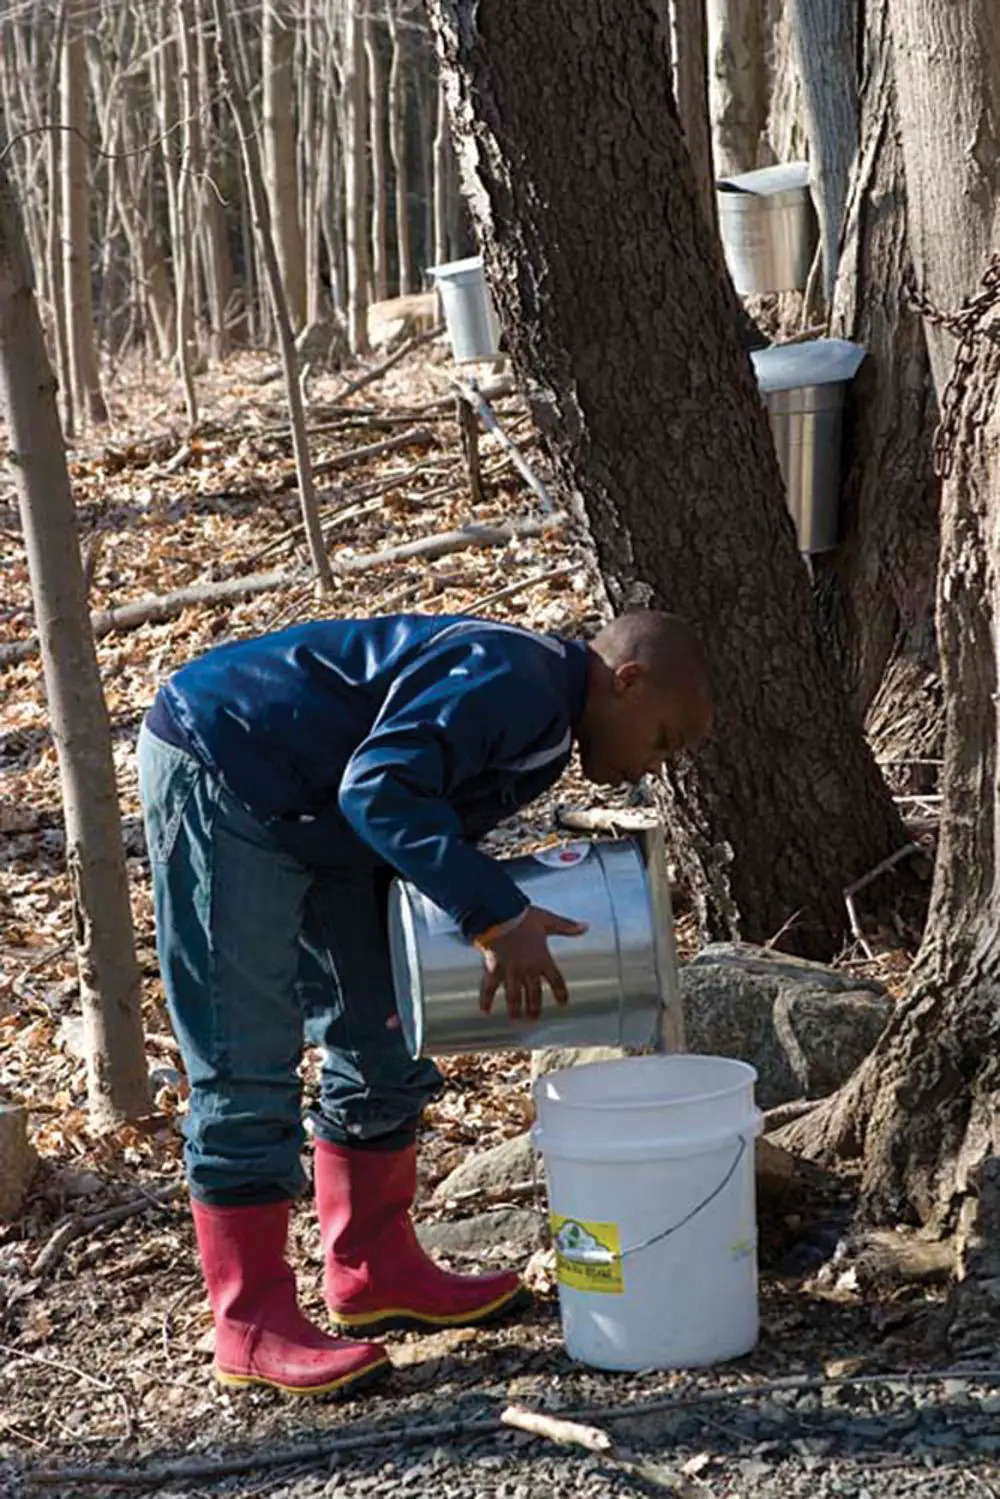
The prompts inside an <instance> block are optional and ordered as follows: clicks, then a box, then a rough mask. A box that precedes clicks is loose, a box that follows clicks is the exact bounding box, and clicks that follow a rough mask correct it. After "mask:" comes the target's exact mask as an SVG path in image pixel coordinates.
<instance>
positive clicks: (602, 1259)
mask: <svg viewBox="0 0 1000 1499" xmlns="http://www.w3.org/2000/svg"><path fill="white" fill-rule="evenodd" d="M739 1142H740V1143H739V1149H738V1150H737V1152H736V1159H735V1160H734V1161H733V1162H732V1164H731V1165H730V1167H729V1169H728V1170H727V1172H726V1174H725V1176H724V1177H723V1178H722V1180H721V1181H720V1182H719V1185H718V1186H717V1187H714V1188H713V1189H712V1191H711V1192H709V1194H708V1196H707V1197H703V1198H702V1200H701V1202H699V1203H698V1205H697V1207H693V1208H692V1209H691V1211H690V1212H689V1213H685V1215H684V1217H683V1218H681V1219H680V1221H679V1222H678V1223H672V1224H671V1225H670V1227H669V1228H664V1229H661V1230H660V1232H659V1233H657V1234H651V1235H650V1237H649V1238H648V1239H643V1240H642V1242H641V1243H639V1244H630V1245H629V1247H628V1248H627V1249H619V1250H617V1251H615V1250H613V1249H605V1248H603V1247H601V1248H599V1249H592V1250H588V1251H587V1252H586V1253H585V1255H583V1256H581V1258H584V1259H586V1261H587V1263H588V1264H591V1265H611V1264H614V1263H615V1261H616V1260H624V1259H626V1258H627V1257H628V1256H629V1255H630V1254H638V1253H639V1251H640V1249H649V1248H650V1247H651V1246H652V1245H653V1244H659V1243H661V1242H662V1240H664V1239H669V1238H670V1235H671V1234H675V1233H677V1231H678V1229H681V1228H684V1227H685V1225H686V1224H688V1223H690V1222H691V1219H692V1218H697V1216H698V1214H699V1213H701V1212H703V1211H704V1210H705V1208H707V1207H708V1205H709V1203H712V1202H714V1201H715V1199H716V1198H717V1197H718V1196H720V1195H721V1193H723V1192H724V1191H725V1189H726V1188H727V1187H728V1186H729V1183H730V1182H731V1181H732V1179H733V1177H734V1175H735V1174H736V1168H737V1167H738V1166H739V1164H740V1162H741V1161H742V1159H743V1157H744V1155H745V1154H746V1148H747V1140H746V1136H745V1135H740V1137H739Z"/></svg>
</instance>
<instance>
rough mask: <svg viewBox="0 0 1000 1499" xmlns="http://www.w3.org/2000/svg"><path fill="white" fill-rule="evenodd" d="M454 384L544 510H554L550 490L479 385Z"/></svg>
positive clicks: (460, 381) (458, 381)
mask: <svg viewBox="0 0 1000 1499" xmlns="http://www.w3.org/2000/svg"><path fill="white" fill-rule="evenodd" d="M452 383H453V385H454V386H455V389H456V390H457V391H458V393H459V395H460V396H461V397H462V399H463V400H464V401H468V403H469V405H470V406H471V407H472V409H473V410H474V411H475V412H476V414H477V416H478V417H479V420H480V421H481V422H482V424H483V426H484V427H485V428H486V430H487V432H492V433H493V435H494V436H495V437H497V438H499V440H500V442H502V443H503V445H504V447H505V448H506V449H507V451H508V452H509V453H510V456H511V458H512V459H513V461H514V466H515V467H516V469H517V471H518V473H519V474H520V475H521V476H522V478H523V479H524V480H525V481H526V483H527V484H528V486H529V488H530V489H531V490H532V491H533V493H534V494H536V495H537V496H538V498H539V500H540V501H541V503H542V507H543V509H545V510H552V509H553V508H554V507H553V504H552V500H551V498H550V496H549V492H548V490H547V489H546V488H545V485H544V484H543V483H542V481H541V479H540V478H539V477H538V475H537V474H536V473H535V471H534V469H533V468H532V467H531V465H530V464H529V463H528V460H527V459H526V458H525V456H524V454H523V453H522V452H521V449H520V448H519V447H518V445H517V443H516V442H515V441H514V439H513V438H512V437H511V436H509V435H508V433H506V432H505V431H504V429H503V428H502V427H501V425H500V423H499V422H498V421H497V419H496V415H495V414H494V411H493V408H492V406H491V405H490V403H489V401H488V400H487V399H486V397H485V395H484V394H483V392H482V391H481V390H480V389H479V387H478V386H477V385H472V384H469V383H467V382H466V381H465V380H459V379H454V380H453V381H452Z"/></svg>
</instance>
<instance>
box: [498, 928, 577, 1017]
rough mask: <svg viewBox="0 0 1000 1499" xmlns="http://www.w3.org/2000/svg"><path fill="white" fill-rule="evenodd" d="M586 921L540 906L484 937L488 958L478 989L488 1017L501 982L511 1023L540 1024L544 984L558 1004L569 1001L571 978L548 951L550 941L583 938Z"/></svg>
mask: <svg viewBox="0 0 1000 1499" xmlns="http://www.w3.org/2000/svg"><path fill="white" fill-rule="evenodd" d="M586 930H587V923H586V922H585V921H570V920H569V918H568V917H566V916H557V915H556V914H555V912H554V911H546V910H544V909H543V908H542V907H541V906H529V907H528V909H527V910H526V911H525V912H524V914H523V915H522V916H519V917H517V918H515V920H514V921H513V922H512V923H511V924H510V925H508V926H507V927H506V928H504V929H502V930H501V931H499V932H496V933H494V934H493V935H490V936H488V937H487V938H485V939H481V940H480V943H479V946H480V948H481V950H482V954H483V964H484V968H485V972H484V973H483V982H482V984H481V986H480V989H479V1008H480V1009H481V1010H482V1011H483V1012H484V1013H486V1014H488V1013H489V1012H490V1010H491V1009H492V1008H493V1000H494V997H495V995H496V992H497V990H498V989H499V988H500V986H501V984H502V985H503V987H504V988H505V989H506V991H507V1013H508V1014H509V1016H510V1018H511V1020H520V1019H521V1018H522V1017H527V1019H528V1020H537V1019H538V1017H539V1015H540V1014H541V1013H542V980H543V979H544V980H545V982H546V983H547V984H548V986H549V988H550V989H551V990H552V997H553V999H554V1000H555V1002H556V1004H559V1005H564V1004H566V1002H567V1000H568V999H569V994H568V992H567V989H566V980H565V979H564V978H563V976H562V974H561V973H560V972H559V969H558V968H557V967H556V964H555V962H554V961H553V958H552V954H551V953H550V952H549V944H548V938H549V937H550V936H558V937H582V936H583V934H584V932H585V931H586Z"/></svg>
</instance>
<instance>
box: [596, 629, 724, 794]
mask: <svg viewBox="0 0 1000 1499" xmlns="http://www.w3.org/2000/svg"><path fill="white" fill-rule="evenodd" d="M712 726H713V708H712V694H711V689H710V687H709V682H708V669H707V666H706V662H705V653H704V651H703V650H702V647H701V644H700V643H699V641H698V638H697V636H696V635H694V633H693V632H692V631H691V630H690V629H689V628H688V626H687V625H686V624H685V623H684V622H683V620H681V619H678V618H677V616H676V615H674V614H661V613H659V612H657V611H656V610H653V609H642V610H637V611H636V612H634V613H631V614H622V615H620V616H619V617H618V618H617V619H614V620H612V621H611V623H610V624H608V625H605V626H604V628H603V630H601V631H600V633H599V634H598V635H596V636H595V637H594V639H593V640H592V641H590V669H589V672H588V677H587V700H586V704H585V706H584V710H583V717H582V719H581V721H580V725H579V729H578V736H577V737H578V739H579V744H580V760H581V764H582V766H583V773H584V775H585V776H586V777H587V779H588V780H591V781H596V782H598V783H599V784H600V785H604V786H620V785H621V784H622V782H623V781H629V782H633V783H634V782H636V781H638V780H639V779H640V778H641V777H642V776H643V775H644V774H645V773H646V772H647V771H649V772H651V773H652V774H659V772H660V771H661V770H662V768H663V766H664V764H665V763H666V762H667V761H668V760H670V759H672V758H673V756H674V755H676V754H677V753H678V752H679V751H680V750H684V749H693V748H694V747H695V745H697V744H699V743H700V742H701V740H702V739H704V738H705V737H706V735H708V734H710V733H711V731H712Z"/></svg>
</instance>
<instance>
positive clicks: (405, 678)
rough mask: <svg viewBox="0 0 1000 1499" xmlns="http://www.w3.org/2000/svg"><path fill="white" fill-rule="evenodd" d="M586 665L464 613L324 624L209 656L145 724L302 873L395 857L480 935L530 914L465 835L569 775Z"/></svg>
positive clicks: (164, 695)
mask: <svg viewBox="0 0 1000 1499" xmlns="http://www.w3.org/2000/svg"><path fill="white" fill-rule="evenodd" d="M586 659H587V648H586V646H585V645H583V644H582V643H581V642H578V641H566V640H561V639H558V638H556V637H555V636H550V635H535V634H532V633H530V632H529V631H527V630H520V629H517V628H515V627H514V626H512V625H501V624H495V623H490V622H488V621H486V620H479V619H474V618H471V617H468V616H461V615H444V616H434V617H431V616H424V615H416V614H400V615H394V616H387V617H385V618H382V619H367V620H351V619H345V620H324V621H317V622H314V623H310V624H304V625H296V626H294V627H293V628H292V629H289V630H282V631H279V632H277V633H275V634H273V635H264V636H261V637H258V638H257V639H252V640H241V641H236V642H234V643H232V644H229V645H222V646H219V647H217V648H216V649H215V650H212V651H209V652H208V654H207V655H205V656H202V657H201V658H200V659H198V660H196V661H193V662H191V663H190V664H189V665H188V666H185V667H183V668H182V669H181V670H180V671H179V672H177V673H176V675H175V676H173V677H171V679H170V680H169V681H168V682H167V683H166V684H165V685H164V686H163V687H162V688H161V689H160V691H159V693H158V694H157V697H156V700H155V702H154V704H153V707H152V708H151V710H150V713H149V717H148V720H147V722H148V726H149V728H150V730H151V731H152V732H153V733H154V734H156V735H158V737H159V738H161V739H166V740H167V741H168V742H169V743H173V744H178V745H181V746H182V747H184V748H186V749H188V750H189V751H190V752H191V753H192V754H194V755H195V756H197V758H198V759H199V760H201V761H202V763H203V764H205V765H206V766H208V767H209V768H210V769H211V770H213V771H214V772H215V773H216V774H217V775H218V776H219V777H220V778H221V779H222V780H223V781H224V783H225V784H226V785H227V786H228V787H229V789H230V790H231V791H232V793H233V794H234V795H235V796H236V797H237V798H238V799H239V800H240V801H241V802H242V803H243V804H244V805H245V806H246V807H247V808H249V810H250V811H251V812H253V813H254V815H255V816H257V817H258V818H260V819H261V820H262V821H263V822H265V823H267V824H268V825H269V826H270V827H271V828H272V829H273V831H274V832H275V835H276V836H277V837H278V839H279V841H280V842H281V843H282V844H283V846H285V847H286V848H287V849H288V850H289V851H290V852H291V853H293V854H294V855H296V857H298V858H299V859H301V860H302V861H303V862H304V863H306V864H308V865H311V866H317V867H322V866H333V865H342V864H345V863H346V864H350V865H352V866H357V865H359V864H364V863H365V862H368V863H370V864H372V865H375V864H382V865H385V864H388V865H390V866H391V867H392V868H393V869H395V870H396V871H397V872H398V873H399V874H401V875H402V876H403V877H404V878H405V879H407V880H412V881H413V883H414V884H415V885H417V886H418V887H419V888H420V889H421V890H422V891H423V892H424V893H425V894H426V895H428V896H429V897H430V898H431V899H432V900H433V901H435V902H436V903H437V904H438V905H439V906H441V907H443V909H444V910H446V911H447V912H448V913H449V915H451V916H452V917H453V918H454V920H456V921H457V922H458V923H459V924H460V926H461V928H462V930H463V931H464V932H465V934H466V936H469V937H473V936H475V935H476V934H477V933H479V932H482V931H485V929H486V928H487V927H488V926H491V925H493V923H495V922H499V921H506V920H509V918H510V917H512V916H515V915H517V913H518V912H519V911H520V910H521V909H522V908H523V907H524V905H525V899H524V896H523V895H522V894H521V893H520V891H519V890H518V889H517V887H516V885H515V884H514V883H513V881H512V880H511V879H510V877H509V876H508V875H507V874H506V872H505V871H504V869H503V867H502V866H501V865H500V864H498V863H496V862H495V861H494V860H493V859H490V858H488V857H487V856H486V855H485V854H483V853H481V852H480V851H479V850H478V849H477V848H475V846H474V843H473V840H474V839H476V838H478V837H480V836H481V835H482V834H483V833H485V832H486V831H487V830H488V829H490V828H492V827H495V826H496V824H497V823H498V822H499V821H500V820H501V819H502V818H504V817H506V816H508V815H509V814H510V813H512V812H513V811H515V810H516V809H517V808H518V807H521V806H524V805H525V804H526V803H527V802H530V801H532V800H534V798H535V797H537V796H539V795H541V793H542V792H543V791H546V790H548V788H549V787H550V786H552V785H553V784H554V782H555V781H556V780H558V778H559V776H560V775H561V774H562V772H563V770H564V769H565V767H566V764H567V762H568V761H569V757H570V751H571V748H572V737H573V730H574V726H575V725H576V724H577V723H578V721H579V718H580V715H581V714H582V712H583V704H584V698H585V695H586V676H587V665H586Z"/></svg>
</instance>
